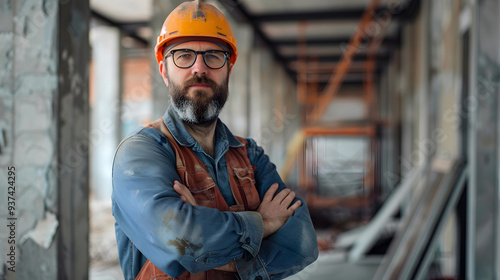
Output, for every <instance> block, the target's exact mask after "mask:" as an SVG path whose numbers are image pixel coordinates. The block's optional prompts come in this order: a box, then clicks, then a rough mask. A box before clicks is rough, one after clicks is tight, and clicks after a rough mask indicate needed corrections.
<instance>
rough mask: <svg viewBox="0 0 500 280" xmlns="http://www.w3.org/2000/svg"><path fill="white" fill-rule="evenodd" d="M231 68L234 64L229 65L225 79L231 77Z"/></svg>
mask: <svg viewBox="0 0 500 280" xmlns="http://www.w3.org/2000/svg"><path fill="white" fill-rule="evenodd" d="M233 66H234V64H233V63H229V72H228V74H227V77H228V78H229V76H231V71H232V70H233Z"/></svg>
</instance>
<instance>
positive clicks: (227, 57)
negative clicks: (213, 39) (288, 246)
mask: <svg viewBox="0 0 500 280" xmlns="http://www.w3.org/2000/svg"><path fill="white" fill-rule="evenodd" d="M177 51H190V52H194V53H195V56H194V60H193V63H191V65H189V66H186V67H180V66H179V65H177V63H175V59H174V54H175V53H176V52H177ZM214 51H215V52H222V53H223V54H224V63H223V64H222V66H221V67H219V68H213V67H210V66H209V65H208V64H207V61H206V59H205V54H206V53H207V52H214ZM198 54H201V56H202V57H203V63H205V65H206V66H207V67H208V68H210V69H213V70H217V69H221V68H222V67H224V66H225V65H226V62H227V60H228V59H230V58H231V57H230V55H231V53H230V52H228V51H223V50H206V51H195V50H192V49H176V50H171V51H169V52H168V54H167V55H166V56H165V58H167V57H169V56H172V62H173V63H174V65H175V66H177V67H179V68H181V69H188V68H191V67H192V66H193V65H194V64H195V63H196V60H197V59H198Z"/></svg>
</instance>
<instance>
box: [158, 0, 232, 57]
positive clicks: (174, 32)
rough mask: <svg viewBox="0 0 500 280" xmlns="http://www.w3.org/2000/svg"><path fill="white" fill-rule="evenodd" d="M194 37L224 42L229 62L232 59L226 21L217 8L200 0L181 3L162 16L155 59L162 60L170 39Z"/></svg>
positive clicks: (230, 37)
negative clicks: (228, 50) (163, 19)
mask: <svg viewBox="0 0 500 280" xmlns="http://www.w3.org/2000/svg"><path fill="white" fill-rule="evenodd" d="M195 37H198V38H200V37H205V38H207V39H219V40H221V41H222V42H225V43H227V44H228V46H229V48H230V49H231V58H230V63H232V64H234V63H235V62H236V58H237V57H238V48H237V46H236V39H235V38H234V35H233V31H232V29H231V26H230V24H229V22H228V21H227V19H226V17H225V16H224V15H223V14H222V13H221V12H220V11H219V10H218V9H217V8H215V7H214V6H212V5H210V4H207V3H204V2H202V1H189V2H184V3H182V4H180V5H179V6H178V7H177V8H175V9H174V10H173V11H172V12H171V13H170V14H169V15H168V17H167V18H166V19H165V22H164V23H163V26H162V28H161V32H160V36H158V39H157V42H156V46H155V55H156V60H157V62H158V63H160V62H161V61H163V55H164V54H163V52H164V50H165V47H166V46H168V45H169V43H171V42H172V41H173V40H175V41H178V40H176V39H180V38H186V39H188V40H189V38H193V39H195Z"/></svg>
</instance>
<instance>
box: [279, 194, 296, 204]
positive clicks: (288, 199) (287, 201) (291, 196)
mask: <svg viewBox="0 0 500 280" xmlns="http://www.w3.org/2000/svg"><path fill="white" fill-rule="evenodd" d="M294 199H295V192H293V191H290V192H289V193H288V195H287V196H286V197H285V198H284V199H283V201H282V202H281V203H282V204H284V205H285V206H286V207H288V206H290V204H291V203H292V201H293V200H294Z"/></svg>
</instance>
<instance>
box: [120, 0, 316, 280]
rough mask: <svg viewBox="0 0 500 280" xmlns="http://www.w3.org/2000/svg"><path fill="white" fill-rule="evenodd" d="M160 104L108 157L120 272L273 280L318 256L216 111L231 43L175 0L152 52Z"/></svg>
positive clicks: (272, 173)
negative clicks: (165, 97) (166, 100)
mask: <svg viewBox="0 0 500 280" xmlns="http://www.w3.org/2000/svg"><path fill="white" fill-rule="evenodd" d="M155 52H156V57H157V60H158V65H159V70H160V73H161V75H162V77H163V79H164V81H165V84H166V85H167V87H168V89H169V93H170V96H171V104H170V106H169V108H168V109H167V112H166V113H165V115H164V116H163V117H162V118H160V119H158V120H157V121H155V122H154V123H152V124H150V125H148V126H146V127H141V128H139V129H137V130H136V131H135V132H133V133H132V134H131V135H130V136H128V137H127V138H126V139H125V140H123V141H122V143H121V144H120V146H119V147H118V149H117V152H116V156H115V160H114V162H113V196H112V201H113V215H114V216H115V219H116V224H115V229H116V238H117V243H118V251H119V256H120V265H121V267H122V271H123V274H124V276H125V279H193V280H194V279H214V280H219V279H281V278H284V277H287V276H289V275H292V274H294V273H297V272H298V271H300V270H301V269H303V268H304V267H305V266H307V265H308V264H310V263H312V262H313V261H314V260H315V259H316V258H317V256H318V249H317V241H316V235H315V232H314V228H313V226H312V223H311V219H310V217H309V213H308V210H307V207H306V205H305V203H304V201H303V200H301V199H299V198H297V197H296V196H295V193H294V192H293V191H290V189H288V188H287V187H286V186H285V184H284V183H283V181H282V180H281V178H280V177H279V175H278V173H277V172H276V168H275V166H274V164H272V163H271V162H270V161H269V158H268V156H267V155H266V154H265V153H264V151H263V149H262V148H261V147H259V146H258V145H257V144H256V142H255V141H254V140H253V139H251V138H240V137H236V136H234V135H233V134H232V133H231V131H230V130H229V129H228V128H227V127H226V126H225V125H224V123H223V122H222V121H221V120H220V119H219V118H218V116H219V113H220V111H221V110H222V108H223V106H224V104H225V102H226V100H227V98H228V79H229V77H230V75H231V70H232V67H233V65H234V63H235V62H236V58H237V55H238V49H237V47H236V40H234V37H233V33H232V31H231V27H230V25H229V23H228V22H227V20H226V18H225V17H224V16H223V15H222V13H220V11H218V10H217V9H216V8H215V7H213V6H211V5H209V4H206V3H203V2H200V1H194V2H185V3H183V4H181V5H180V6H179V7H177V8H176V9H175V10H174V11H173V12H172V13H171V14H170V15H169V16H168V17H167V19H166V20H165V23H164V25H163V28H162V31H161V34H160V36H159V37H158V43H157V45H156V47H155Z"/></svg>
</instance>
